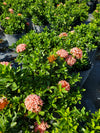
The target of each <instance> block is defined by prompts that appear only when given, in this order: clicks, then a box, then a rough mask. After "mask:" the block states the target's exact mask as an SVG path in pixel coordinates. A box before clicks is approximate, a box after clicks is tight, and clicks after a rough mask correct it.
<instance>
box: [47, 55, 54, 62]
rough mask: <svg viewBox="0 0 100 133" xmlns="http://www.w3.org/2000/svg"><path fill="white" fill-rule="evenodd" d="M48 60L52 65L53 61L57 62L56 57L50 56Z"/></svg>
mask: <svg viewBox="0 0 100 133" xmlns="http://www.w3.org/2000/svg"><path fill="white" fill-rule="evenodd" d="M47 59H48V60H49V62H50V63H52V62H53V61H55V60H56V57H55V56H54V55H50V56H49V57H47Z"/></svg>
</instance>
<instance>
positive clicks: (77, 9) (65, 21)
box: [47, 1, 88, 33]
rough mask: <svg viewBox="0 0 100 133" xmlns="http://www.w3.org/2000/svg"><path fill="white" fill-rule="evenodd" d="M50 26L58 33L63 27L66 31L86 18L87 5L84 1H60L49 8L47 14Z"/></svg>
mask: <svg viewBox="0 0 100 133" xmlns="http://www.w3.org/2000/svg"><path fill="white" fill-rule="evenodd" d="M47 16H49V17H48V20H49V23H50V28H51V29H54V30H56V31H57V32H58V33H60V32H63V31H64V30H65V29H66V31H67V32H68V31H69V30H71V29H72V27H73V26H75V25H77V24H78V23H80V22H84V21H85V20H86V19H87V18H88V7H87V5H86V4H85V3H81V4H76V3H74V2H73V3H72V2H70V1H66V3H65V4H62V3H60V4H59V5H57V7H55V8H54V9H52V10H51V12H50V15H49V14H47Z"/></svg>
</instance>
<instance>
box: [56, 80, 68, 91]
mask: <svg viewBox="0 0 100 133" xmlns="http://www.w3.org/2000/svg"><path fill="white" fill-rule="evenodd" d="M58 84H61V87H62V88H65V90H66V91H69V90H70V84H69V83H68V82H67V81H66V80H61V81H59V82H58Z"/></svg>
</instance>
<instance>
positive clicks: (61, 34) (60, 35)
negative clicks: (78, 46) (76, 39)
mask: <svg viewBox="0 0 100 133" xmlns="http://www.w3.org/2000/svg"><path fill="white" fill-rule="evenodd" d="M64 36H65V37H66V36H68V34H67V33H66V32H62V33H60V34H59V37H64Z"/></svg>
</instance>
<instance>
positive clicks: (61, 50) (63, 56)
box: [56, 49, 68, 58]
mask: <svg viewBox="0 0 100 133" xmlns="http://www.w3.org/2000/svg"><path fill="white" fill-rule="evenodd" d="M56 54H57V55H58V56H60V57H61V58H66V57H67V56H68V52H67V51H66V50H64V49H60V50H58V51H57V52H56Z"/></svg>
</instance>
